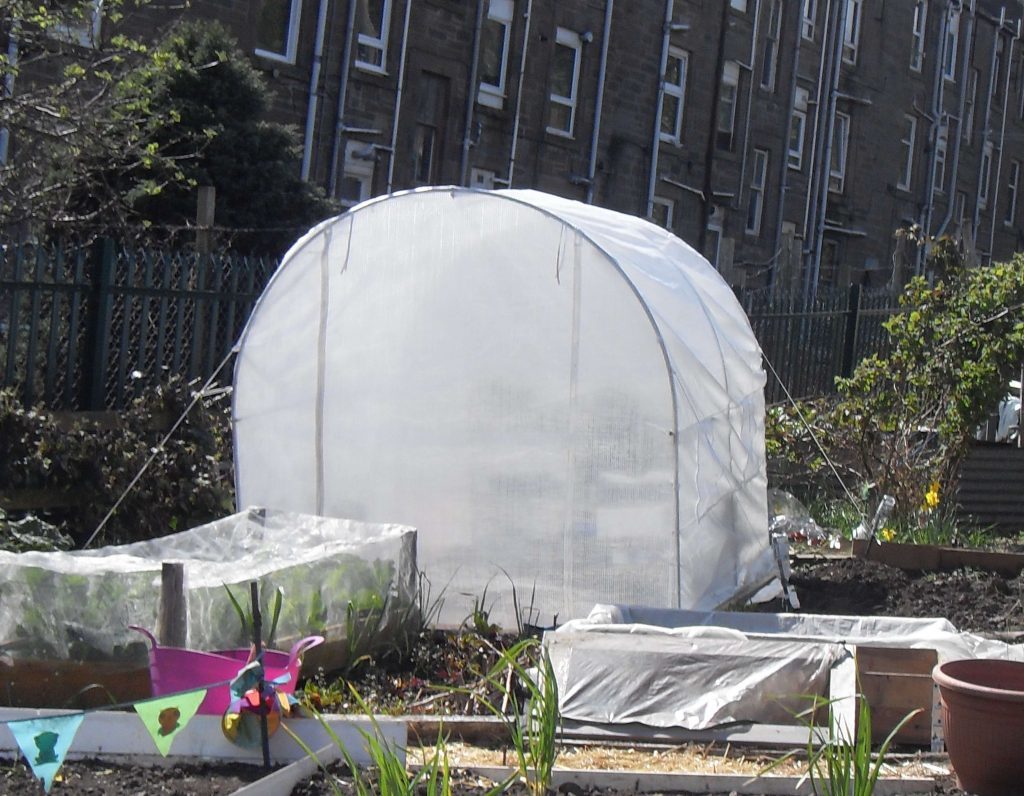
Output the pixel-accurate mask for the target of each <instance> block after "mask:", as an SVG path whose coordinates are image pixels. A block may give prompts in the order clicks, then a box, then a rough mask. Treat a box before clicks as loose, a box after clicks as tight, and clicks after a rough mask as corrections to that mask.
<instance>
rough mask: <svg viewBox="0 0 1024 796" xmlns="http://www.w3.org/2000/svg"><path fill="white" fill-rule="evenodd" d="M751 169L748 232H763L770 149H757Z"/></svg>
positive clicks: (754, 233) (755, 233)
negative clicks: (762, 221) (762, 224)
mask: <svg viewBox="0 0 1024 796" xmlns="http://www.w3.org/2000/svg"><path fill="white" fill-rule="evenodd" d="M751 166H752V168H751V171H750V198H749V200H748V201H747V232H749V233H750V234H751V235H760V234H761V218H762V217H763V216H764V191H765V184H766V183H767V180H768V150H767V149H755V150H754V161H753V163H752V164H751Z"/></svg>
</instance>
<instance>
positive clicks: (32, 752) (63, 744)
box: [7, 713, 85, 793]
mask: <svg viewBox="0 0 1024 796" xmlns="http://www.w3.org/2000/svg"><path fill="white" fill-rule="evenodd" d="M84 718H85V714H84V713H69V714H64V715H63V716H53V717H50V718H42V719H27V720H23V721H12V722H8V724H7V728H8V729H9V730H10V731H11V735H13V736H14V740H15V741H17V742H18V746H19V748H20V749H21V752H22V754H23V755H25V759H26V760H27V761H28V764H29V766H30V767H31V769H32V773H33V774H35V775H36V776H37V777H39V779H41V780H42V781H43V789H44V790H45V791H46V792H47V793H49V792H50V788H51V787H53V778H54V777H55V776H56V774H57V771H58V770H59V769H60V766H61V763H63V762H64V756H65V755H67V753H68V749H69V748H71V742H72V741H73V740H74V739H75V733H76V732H78V727H79V725H80V724H81V723H82V719H84Z"/></svg>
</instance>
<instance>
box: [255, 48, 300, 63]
mask: <svg viewBox="0 0 1024 796" xmlns="http://www.w3.org/2000/svg"><path fill="white" fill-rule="evenodd" d="M253 52H254V53H255V54H256V56H257V57H258V58H263V59H265V60H267V61H273V62H274V63H277V64H288V65H289V66H294V65H295V56H292V57H291V58H289V57H288V56H287V55H282V54H281V53H275V52H271V51H270V50H259V49H256V50H253Z"/></svg>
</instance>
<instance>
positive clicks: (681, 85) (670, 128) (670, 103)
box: [660, 47, 690, 144]
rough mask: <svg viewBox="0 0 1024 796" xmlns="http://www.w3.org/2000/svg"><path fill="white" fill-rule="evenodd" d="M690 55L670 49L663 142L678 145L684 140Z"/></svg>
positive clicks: (664, 85)
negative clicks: (684, 117)
mask: <svg viewBox="0 0 1024 796" xmlns="http://www.w3.org/2000/svg"><path fill="white" fill-rule="evenodd" d="M689 65H690V54H689V53H688V52H686V50H680V49H679V48H678V47H669V50H668V62H667V63H666V66H665V82H664V84H663V88H664V93H663V95H662V100H661V133H660V136H661V140H662V141H668V142H669V143H673V144H678V143H680V142H681V141H682V140H683V114H684V112H685V110H686V78H687V75H688V73H689Z"/></svg>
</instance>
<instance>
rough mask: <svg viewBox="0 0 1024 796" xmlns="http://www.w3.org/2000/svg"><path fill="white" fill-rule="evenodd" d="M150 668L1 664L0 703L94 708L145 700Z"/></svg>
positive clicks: (148, 692)
mask: <svg viewBox="0 0 1024 796" xmlns="http://www.w3.org/2000/svg"><path fill="white" fill-rule="evenodd" d="M151 694H152V686H151V685H150V680H149V666H139V665H137V664H131V663H110V662H103V661H93V662H87V663H79V662H76V661H40V660H14V661H12V662H10V663H0V704H3V705H7V706H10V707H16V708H42V707H52V708H58V707H63V708H65V709H67V708H69V707H70V708H95V707H102V706H104V705H110V704H112V703H120V702H131V701H133V700H138V699H147V698H148V697H149V696H150V695H151Z"/></svg>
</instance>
